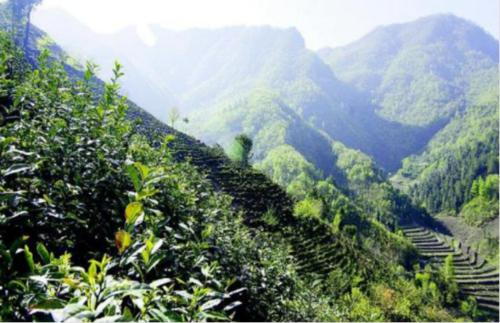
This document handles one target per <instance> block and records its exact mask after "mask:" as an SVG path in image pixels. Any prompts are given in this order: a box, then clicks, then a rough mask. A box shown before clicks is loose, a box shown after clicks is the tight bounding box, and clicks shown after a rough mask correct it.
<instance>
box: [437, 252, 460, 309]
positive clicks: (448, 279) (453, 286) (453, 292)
mask: <svg viewBox="0 0 500 323" xmlns="http://www.w3.org/2000/svg"><path fill="white" fill-rule="evenodd" d="M441 273H442V275H443V278H444V282H445V284H446V293H445V301H446V303H448V304H453V303H454V302H455V301H456V299H457V294H458V286H457V283H456V282H455V280H454V276H455V267H454V265H453V255H452V254H449V255H448V256H447V257H446V259H445V261H444V265H443V268H442V271H441Z"/></svg>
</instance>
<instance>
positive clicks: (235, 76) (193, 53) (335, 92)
mask: <svg viewBox="0 0 500 323" xmlns="http://www.w3.org/2000/svg"><path fill="white" fill-rule="evenodd" d="M58 19H60V20H61V21H64V23H65V26H66V28H64V29H61V28H58V27H57V25H56V24H55V22H57V21H58ZM35 21H36V22H37V23H38V24H39V25H40V26H42V27H43V28H44V29H46V30H47V31H48V33H49V34H50V35H51V36H52V37H53V38H54V39H55V40H56V41H57V42H58V43H60V44H61V45H62V46H63V47H65V48H66V47H67V48H68V49H69V50H70V52H76V51H77V52H78V53H79V55H80V57H91V58H93V59H94V60H95V61H96V62H97V63H98V64H99V65H102V66H103V67H107V66H110V64H111V59H110V57H116V58H118V59H120V60H121V61H122V62H123V64H124V65H125V66H126V67H127V70H126V71H127V76H126V77H125V79H124V81H123V87H124V89H125V93H127V94H128V95H129V96H130V97H131V98H132V99H133V100H134V101H136V102H137V103H138V104H140V105H141V106H144V107H145V108H146V109H147V110H148V111H150V112H151V113H153V114H154V115H155V116H157V117H158V118H160V119H161V120H163V121H167V118H168V117H167V116H168V110H169V108H170V107H171V106H172V105H176V106H178V107H179V109H180V110H181V112H182V114H184V115H185V116H187V117H188V118H189V119H190V121H191V122H190V123H189V125H187V126H186V127H185V128H184V129H186V130H188V131H190V132H191V133H192V134H194V135H196V136H197V137H199V138H201V139H203V140H205V141H207V142H209V143H214V142H218V143H220V144H222V145H223V146H225V147H227V145H228V141H229V139H230V138H233V137H234V135H235V133H237V132H241V131H244V132H249V133H250V135H251V136H252V138H254V139H255V149H256V151H257V153H256V154H255V157H256V159H255V160H256V161H258V160H260V159H261V158H262V157H263V156H265V154H266V153H268V152H269V150H270V149H272V148H273V147H269V142H270V141H268V140H267V141H266V142H263V140H261V138H262V139H265V138H266V134H265V133H261V131H260V129H261V128H262V127H260V125H259V124H257V123H256V122H258V120H259V118H258V114H260V112H259V111H261V110H262V109H263V108H264V107H267V106H268V105H271V106H280V107H281V108H280V109H281V110H283V109H285V113H283V111H281V112H279V111H276V112H270V114H271V115H272V118H270V120H269V121H267V122H268V123H272V124H273V125H274V126H277V125H280V126H279V127H281V130H279V131H280V133H286V135H283V136H281V138H282V139H279V140H278V139H276V140H273V141H272V142H273V144H275V145H282V144H287V145H291V146H292V147H294V148H295V149H296V150H298V151H300V152H301V153H302V154H303V155H304V157H305V158H306V159H307V160H308V161H310V162H312V163H313V164H314V165H315V166H316V167H318V168H320V169H321V170H322V171H323V172H324V173H325V174H326V175H332V174H335V173H338V172H336V171H335V170H334V169H332V166H331V164H332V161H333V160H334V159H335V156H327V157H325V155H326V154H330V155H331V154H332V152H331V150H330V149H325V146H326V145H327V143H329V142H332V140H334V141H341V142H342V143H344V144H345V145H347V146H348V147H352V148H355V149H360V150H362V151H364V152H366V153H367V154H369V155H370V156H372V157H373V158H374V159H375V160H376V161H377V162H378V163H379V165H381V166H382V167H384V168H385V169H386V170H391V171H394V170H396V169H397V168H398V167H399V166H400V162H401V160H402V159H403V158H404V157H406V156H408V155H410V154H412V153H414V152H417V151H419V150H420V149H421V148H423V146H424V145H425V143H426V142H427V141H428V140H429V139H430V137H431V136H432V134H433V133H434V132H435V131H436V129H437V127H428V128H425V129H423V128H421V127H419V126H407V125H402V124H399V123H397V122H392V121H387V120H384V119H382V118H380V117H379V116H378V115H377V114H376V113H375V110H376V109H375V106H374V105H372V104H371V103H370V102H369V100H368V98H367V96H366V95H364V94H363V93H361V92H360V91H358V90H356V89H355V88H354V87H352V86H350V85H348V84H346V83H344V82H342V81H340V80H338V79H337V78H336V76H335V74H334V73H333V72H332V71H331V70H330V68H329V67H328V66H327V65H325V64H324V63H323V61H322V60H321V59H320V58H319V57H318V55H317V54H316V53H314V52H312V51H309V50H308V49H306V48H305V47H304V40H303V39H302V36H301V35H300V34H299V32H298V31H297V30H296V29H294V28H289V29H278V28H272V27H266V26H263V27H228V28H221V29H213V30H202V29H193V30H186V31H170V30H166V29H163V28H159V27H156V26H150V27H149V28H150V31H151V33H152V34H153V35H154V37H155V39H156V42H155V43H154V45H152V46H149V45H146V44H144V43H143V42H142V41H141V40H140V38H139V36H138V35H137V33H136V32H135V30H133V28H128V29H126V30H122V31H120V32H117V33H114V34H107V35H100V34H95V33H93V32H92V31H91V30H88V29H87V30H86V31H85V27H83V26H82V25H81V24H79V23H78V22H77V21H75V20H74V19H71V18H70V17H69V16H68V15H67V14H64V13H61V12H57V11H56V12H54V11H45V12H41V13H39V15H38V16H37V17H36V19H35ZM80 34H84V35H82V38H81V37H80ZM89 35H92V39H93V40H94V44H98V45H95V46H88V47H86V48H80V46H79V45H80V43H79V41H77V40H78V39H86V37H89ZM72 49H73V50H72ZM263 93H266V94H263ZM257 95H264V97H267V98H266V99H262V100H256V96H257ZM270 97H274V99H273V100H274V101H275V104H269V103H270V102H269V98H270ZM249 104H251V106H249ZM260 105H262V106H260ZM243 106H245V107H243ZM238 109H239V112H236V110H238ZM273 109H274V108H273ZM228 110H232V113H231V115H232V116H233V117H232V119H231V120H226V119H225V118H226V115H227V111H228ZM270 110H271V108H270ZM248 113H250V114H254V113H255V114H257V116H256V117H253V116H252V115H247V114H248ZM235 118H236V119H235ZM274 118H276V119H274ZM289 118H290V120H294V121H293V123H290V122H289V120H288V119H289ZM210 124H218V125H219V127H220V129H221V130H217V131H216V130H215V129H214V127H211V126H208V125H210ZM292 125H293V126H292ZM295 128H297V129H307V131H308V132H316V133H315V134H311V135H308V136H306V138H316V139H317V140H316V141H311V140H307V141H305V140H304V142H302V143H301V145H302V146H307V147H311V148H309V150H310V151H309V152H307V153H305V152H304V148H301V147H299V146H298V145H297V138H298V139H303V138H301V136H302V135H301V134H300V133H298V132H297V131H295V130H294V129H295ZM222 129H223V130H222ZM321 137H324V138H323V139H321ZM293 138H295V139H293ZM318 160H323V162H318Z"/></svg>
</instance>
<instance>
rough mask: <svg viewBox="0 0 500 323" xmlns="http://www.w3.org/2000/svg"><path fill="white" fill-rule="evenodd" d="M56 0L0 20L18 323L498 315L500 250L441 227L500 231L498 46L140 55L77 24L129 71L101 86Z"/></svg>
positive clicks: (19, 6) (421, 26) (289, 44)
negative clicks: (54, 11)
mask: <svg viewBox="0 0 500 323" xmlns="http://www.w3.org/2000/svg"><path fill="white" fill-rule="evenodd" d="M39 3H40V1H18V0H9V1H7V2H6V3H3V4H0V27H1V30H0V175H1V176H0V320H1V321H9V320H10V321H40V320H43V321H74V320H83V321H229V320H235V321H456V320H458V321H464V320H465V321H469V320H498V290H497V289H498V247H497V248H496V249H495V248H494V247H493V246H492V243H491V239H490V238H491V237H489V238H488V239H489V240H488V241H486V240H485V241H480V242H479V245H478V246H479V247H480V249H479V250H480V253H481V255H484V257H482V256H481V255H478V254H477V253H475V251H473V250H471V249H470V248H467V246H464V245H463V244H462V243H460V242H457V241H455V240H454V239H452V238H450V237H448V236H445V235H443V233H446V234H450V232H449V231H447V230H446V227H445V226H443V225H442V223H441V222H438V221H436V219H435V218H433V217H431V216H430V215H429V213H431V214H432V215H434V214H435V213H438V212H441V213H444V212H449V213H455V214H458V216H459V217H460V219H462V218H463V219H464V221H465V223H466V224H467V225H468V226H481V225H483V226H484V225H487V224H488V223H491V222H490V221H492V219H495V218H498V200H499V197H498V154H497V153H498V84H497V83H498V72H496V73H493V69H494V68H498V54H496V55H497V56H495V54H494V53H493V52H492V48H493V47H495V46H496V48H498V42H495V41H494V40H493V43H491V42H490V41H491V39H490V38H491V37H489V36H488V35H487V34H484V33H483V32H482V31H481V30H478V29H477V28H476V27H475V26H473V25H471V24H470V23H468V22H465V21H463V20H460V19H458V18H455V17H450V16H438V17H429V18H425V19H423V20H419V21H417V22H413V23H410V24H404V25H396V26H390V27H384V28H385V29H384V28H381V29H378V30H376V31H375V32H374V33H373V34H372V35H371V36H370V35H368V36H367V37H366V38H364V39H363V40H362V42H361V41H359V42H357V43H354V44H353V45H351V46H352V47H349V46H347V47H345V48H341V49H335V50H333V51H330V50H326V51H322V52H321V55H319V54H317V53H315V52H313V51H310V50H308V49H307V48H306V47H305V44H304V40H303V39H302V36H301V35H300V33H299V32H298V31H297V30H296V29H295V28H289V29H278V28H273V27H267V26H266V27H227V28H221V29H214V30H204V29H195V30H188V31H176V32H174V31H169V30H165V29H163V28H159V27H158V28H157V27H153V32H154V34H155V36H156V43H155V44H154V45H152V46H145V44H144V43H143V42H142V41H141V40H140V39H139V38H138V37H137V36H134V32H133V31H132V30H123V31H121V32H119V33H116V34H111V35H101V36H99V35H96V34H93V33H92V32H90V31H89V30H87V29H86V28H85V27H83V26H79V25H78V24H76V23H75V21H73V20H72V18H71V17H68V16H66V15H64V14H62V15H60V16H59V17H60V19H62V21H65V22H66V25H65V26H66V27H67V28H64V29H63V28H59V30H57V32H58V35H59V36H58V37H61V39H65V41H67V42H68V44H70V45H71V44H73V46H74V44H75V41H76V40H79V41H82V40H85V41H86V42H88V43H89V46H85V48H84V49H83V50H82V52H81V53H80V54H81V57H92V56H93V55H95V56H94V57H95V58H96V59H97V61H98V62H99V63H103V67H101V68H103V69H106V68H107V67H108V66H109V65H108V64H109V62H110V59H111V58H120V57H123V61H122V63H119V62H114V63H113V65H112V68H111V69H110V71H108V72H103V73H100V74H97V70H98V69H99V67H98V66H97V65H96V64H94V63H91V62H85V61H82V60H80V61H79V60H77V59H75V58H74V57H72V56H71V55H69V54H67V52H65V51H64V50H63V49H62V48H61V47H60V46H59V45H58V43H57V42H56V41H54V40H52V38H51V37H49V35H48V34H47V33H45V32H44V31H42V30H41V29H40V28H37V27H35V26H33V25H31V24H30V13H31V12H32V10H33V8H34V6H36V5H37V4H39ZM48 25H51V24H48ZM438 30H444V33H445V34H452V35H453V36H454V37H455V39H454V44H451V43H449V44H448V43H446V41H445V37H444V35H441V34H440V33H438V32H437V31H438ZM417 31H418V32H419V33H417ZM387 34H393V35H396V34H397V35H399V36H398V37H395V38H394V39H399V40H398V41H397V42H399V43H398V45H397V46H396V45H394V44H393V45H394V46H385V47H384V46H382V47H380V48H379V47H377V46H381V45H380V44H381V40H384V39H386V37H387ZM408 34H412V37H409V36H408ZM69 35H71V37H72V38H73V39H71V37H69ZM374 35H375V36H374ZM380 35H382V36H380ZM380 37H382V38H380ZM410 38H411V40H410ZM361 43H363V44H364V46H367V47H366V48H361V47H362V45H361ZM429 44H430V45H429ZM492 44H493V45H492ZM386 45H387V44H386ZM70 47H71V46H70ZM117 49H120V55H119V51H118V50H117ZM387 50H389V51H390V52H391V54H390V55H386V56H383V55H379V54H377V53H381V51H382V52H384V51H387ZM353 52H356V53H359V54H360V55H361V57H359V60H349V59H348V57H350V56H352V53H353ZM423 52H426V53H427V54H428V55H427V56H426V55H421V54H422V53H423ZM405 53H409V55H410V57H413V56H415V57H416V58H415V59H409V58H408V57H407V56H406V55H407V54H405ZM441 53H443V55H438V54H441ZM373 55H375V56H377V59H379V61H378V62H377V63H374V62H373V57H374V56H373ZM398 55H401V56H398ZM449 55H452V56H453V59H455V60H453V59H451V58H450V56H449ZM320 56H321V57H324V59H325V61H323V60H322V58H320ZM405 57H407V58H408V59H409V61H411V62H412V64H413V63H414V64H415V66H416V67H418V68H408V66H409V65H408V62H409V61H405ZM457 57H458V58H457ZM330 59H331V60H332V61H330ZM398 61H401V63H397V62H398ZM445 61H446V64H444V63H443V62H445ZM325 62H327V63H328V64H330V65H331V66H334V67H335V64H337V63H338V62H341V65H342V67H339V73H337V72H336V70H335V69H332V68H331V66H329V65H328V64H327V63H325ZM332 62H333V63H332ZM122 64H123V65H122ZM339 64H340V63H339ZM373 64H374V65H373ZM447 64H448V65H447ZM474 64H475V65H474ZM389 65H390V66H394V67H389V68H387V66H389ZM381 66H382V67H381ZM410 66H412V65H410ZM441 68H443V69H444V70H446V71H444V72H443V71H442V70H441ZM429 69H431V71H430V72H429V71H428V70H429ZM457 69H460V70H457ZM367 70H373V71H375V72H374V74H376V75H377V76H373V75H371V74H370V73H371V72H367ZM401 70H404V71H403V72H401ZM410 70H411V71H410ZM391 71H392V72H391ZM129 72H130V74H128V73H129ZM420 72H422V73H423V74H425V75H424V76H422V75H423V74H419V73H420ZM412 73H416V74H415V75H414V74H412ZM403 74H404V75H403ZM103 75H106V76H108V78H107V79H109V81H108V82H104V81H102V80H101V78H100V76H101V77H102V76H103ZM431 76H432V77H435V79H436V80H437V81H436V82H437V83H432V82H430V83H429V82H427V81H426V80H428V78H429V77H431ZM377 77H379V78H387V79H388V80H389V79H391V80H389V81H387V82H389V83H390V84H391V85H390V86H389V83H387V84H386V85H384V86H381V87H380V88H377V89H375V87H373V88H372V87H371V86H375V85H374V84H376V86H377V87H378V86H379V85H380V84H382V83H383V82H382V83H380V84H378V83H377V82H374V81H373V79H377ZM432 77H431V78H432ZM368 79H370V80H372V81H373V82H372V81H366V80H368ZM494 82H496V83H494ZM419 84H427V85H428V84H431V87H434V86H435V87H436V88H437V90H436V91H437V92H439V93H437V92H436V93H434V92H433V91H428V89H427V90H425V89H418V86H419ZM442 89H445V90H443V91H441V90H442ZM450 89H453V91H454V92H453V91H452V90H450ZM448 90H449V91H452V92H453V95H452V94H450V93H451V92H449V91H448ZM391 91H392V92H391ZM398 91H401V92H398ZM412 91H414V92H412ZM403 93H406V94H408V93H410V94H411V95H403ZM124 94H129V95H130V97H129V98H131V99H133V100H135V99H137V101H138V102H137V103H139V105H142V104H144V105H145V108H146V109H147V110H143V109H142V108H141V107H140V106H139V105H136V104H135V103H134V102H133V101H131V100H129V98H127V97H125V96H123V95H124ZM423 94H428V97H425V98H424V97H422V95H423ZM445 94H446V95H449V97H443V95H445ZM398 96H404V99H405V100H409V101H405V104H404V108H403V105H401V106H396V105H394V104H392V103H394V102H396V101H397V102H399V101H400V100H399V99H398ZM413 96H415V97H418V99H415V100H414V101H412V100H410V99H408V97H413ZM382 97H384V98H383V99H381V98H382ZM377 100H378V101H377ZM440 100H441V101H440ZM388 102H389V103H388ZM391 102H392V103H391ZM398 104H399V103H398ZM430 105H432V109H431V110H432V113H431V112H429V111H428V110H426V109H427V108H429V106H430ZM174 106H175V108H174ZM441 107H443V109H442V110H439V111H438V112H436V111H435V110H438V108H441ZM401 109H403V110H405V109H406V110H405V111H403V112H401V111H402V110H401ZM150 113H151V114H150ZM420 114H426V115H425V117H421V118H416V116H417V115H420ZM153 115H155V116H157V117H158V118H159V119H156V118H155V117H154V116H153ZM408 120H413V121H412V122H409V121H408ZM185 132H189V133H190V135H188V134H186V133H185ZM196 138H199V139H200V140H198V139H196ZM201 140H203V141H201ZM217 143H218V144H217ZM401 162H402V164H403V166H402V168H401V169H399V170H398V171H397V173H396V174H395V175H394V176H393V177H392V178H391V179H390V180H389V178H388V176H387V171H388V170H390V171H396V170H397V169H398V168H399V166H400V164H401ZM434 230H436V231H434ZM438 231H439V232H438ZM494 239H495V238H493V242H494ZM496 239H497V240H496V242H497V244H498V238H496ZM475 248H476V246H475ZM476 249H477V248H476ZM483 258H486V261H485V260H484V259H483Z"/></svg>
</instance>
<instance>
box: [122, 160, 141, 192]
mask: <svg viewBox="0 0 500 323" xmlns="http://www.w3.org/2000/svg"><path fill="white" fill-rule="evenodd" d="M126 170H127V173H128V176H129V177H130V180H131V181H132V184H133V185H134V189H135V191H136V192H139V191H140V190H141V188H142V181H141V177H140V173H139V171H138V170H137V168H136V167H135V166H134V165H127V167H126Z"/></svg>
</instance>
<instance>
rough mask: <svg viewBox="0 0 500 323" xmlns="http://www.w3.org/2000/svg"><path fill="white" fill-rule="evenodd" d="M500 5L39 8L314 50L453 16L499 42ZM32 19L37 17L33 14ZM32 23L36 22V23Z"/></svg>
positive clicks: (248, 0) (450, 1) (138, 2)
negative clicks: (289, 33)
mask: <svg viewBox="0 0 500 323" xmlns="http://www.w3.org/2000/svg"><path fill="white" fill-rule="evenodd" d="M499 2H500V0H44V2H43V3H42V5H41V6H40V9H38V10H43V9H47V8H53V7H59V8H62V9H64V10H66V11H68V12H69V13H70V14H71V15H73V16H74V17H75V18H77V19H78V20H80V21H81V22H83V23H84V24H86V25H87V26H88V27H90V28H91V29H93V30H94V31H96V32H101V33H109V32H115V31H118V30H119V29H122V28H124V27H126V26H129V25H135V26H138V31H139V33H140V34H141V35H142V36H143V38H144V40H145V41H146V42H152V41H154V39H152V37H151V35H150V34H149V33H148V28H147V25H148V24H160V25H161V26H163V27H166V28H169V29H176V30H180V29H187V28H193V27H202V28H217V27H223V26H228V25H272V26H277V27H292V26H293V27H296V28H297V29H298V30H299V31H300V32H301V34H302V35H303V36H304V38H305V41H306V46H307V47H309V48H311V49H318V48H322V47H325V46H331V47H335V46H341V45H345V44H347V43H349V42H351V41H354V40H356V39H358V38H360V37H362V36H363V35H365V34H366V33H368V32H370V31H371V30H373V29H374V28H375V27H377V26H379V25H386V24H391V23H398V22H407V21H411V20H414V19H417V18H419V17H422V16H426V15H430V14H436V13H452V14H455V15H457V16H460V17H463V18H466V19H468V20H471V21H473V22H475V23H476V24H478V25H480V26H481V27H483V28H484V29H486V30H487V31H488V32H489V33H490V34H492V35H493V36H494V37H495V38H497V39H498V34H499V25H500V22H499V16H500V8H499ZM35 18H36V14H35ZM35 23H36V19H35Z"/></svg>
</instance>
